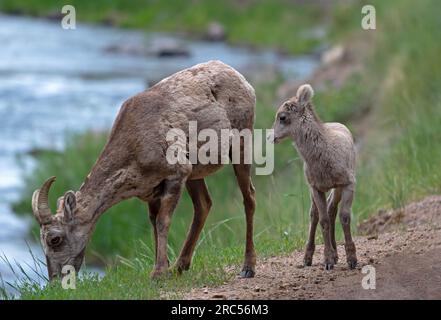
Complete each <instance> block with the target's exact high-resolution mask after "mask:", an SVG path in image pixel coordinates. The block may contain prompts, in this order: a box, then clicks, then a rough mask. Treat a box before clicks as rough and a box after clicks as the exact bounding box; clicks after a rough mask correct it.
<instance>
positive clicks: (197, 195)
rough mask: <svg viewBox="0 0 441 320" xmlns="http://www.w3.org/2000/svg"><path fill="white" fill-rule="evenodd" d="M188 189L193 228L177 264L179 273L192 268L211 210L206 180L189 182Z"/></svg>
mask: <svg viewBox="0 0 441 320" xmlns="http://www.w3.org/2000/svg"><path fill="white" fill-rule="evenodd" d="M186 187H187V190H188V193H189V194H190V197H191V200H192V201H193V207H194V216H193V222H192V224H191V227H190V229H189V230H188V234H187V239H186V240H185V243H184V246H183V247H182V250H181V254H180V255H179V258H178V260H177V262H176V269H177V271H178V272H179V273H181V272H182V271H183V270H188V268H189V267H190V264H191V258H192V256H193V251H194V248H195V246H196V242H197V241H198V239H199V235H200V233H201V231H202V228H203V227H204V224H205V220H206V219H207V216H208V213H209V211H210V208H211V199H210V194H209V193H208V190H207V186H206V185H205V182H204V179H198V180H190V181H187V183H186Z"/></svg>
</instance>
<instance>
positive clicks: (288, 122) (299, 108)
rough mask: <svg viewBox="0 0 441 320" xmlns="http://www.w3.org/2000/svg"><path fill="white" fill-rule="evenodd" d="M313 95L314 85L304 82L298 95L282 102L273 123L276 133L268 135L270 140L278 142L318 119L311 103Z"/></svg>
mask: <svg viewBox="0 0 441 320" xmlns="http://www.w3.org/2000/svg"><path fill="white" fill-rule="evenodd" d="M313 95H314V91H313V90H312V87H311V86H310V85H309V84H304V85H302V86H300V87H299V89H298V90H297V94H296V96H294V97H292V98H291V99H289V100H287V101H285V102H284V103H282V105H281V106H280V107H279V109H278V110H277V113H276V119H275V121H274V124H273V129H274V134H273V135H271V136H268V140H269V141H270V142H273V143H278V142H280V141H281V140H283V139H284V138H286V137H288V136H291V137H293V136H295V134H296V130H297V129H299V128H301V127H302V126H303V125H304V124H305V123H307V122H309V121H310V120H314V119H316V116H315V113H314V110H313V107H312V104H311V99H312V97H313Z"/></svg>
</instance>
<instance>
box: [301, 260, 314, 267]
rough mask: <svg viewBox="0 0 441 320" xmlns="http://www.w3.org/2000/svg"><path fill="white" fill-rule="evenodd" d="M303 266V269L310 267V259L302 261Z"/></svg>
mask: <svg viewBox="0 0 441 320" xmlns="http://www.w3.org/2000/svg"><path fill="white" fill-rule="evenodd" d="M303 265H304V266H305V267H310V266H312V258H309V259H306V258H305V259H304V260H303Z"/></svg>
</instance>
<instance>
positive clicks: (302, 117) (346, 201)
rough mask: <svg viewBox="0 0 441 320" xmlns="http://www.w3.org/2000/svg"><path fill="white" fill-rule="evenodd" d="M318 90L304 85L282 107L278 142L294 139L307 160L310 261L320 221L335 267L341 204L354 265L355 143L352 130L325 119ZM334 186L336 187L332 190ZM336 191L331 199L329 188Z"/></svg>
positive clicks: (349, 255) (276, 127) (275, 137)
mask: <svg viewBox="0 0 441 320" xmlns="http://www.w3.org/2000/svg"><path fill="white" fill-rule="evenodd" d="M313 94H314V92H313V90H312V88H311V86H310V85H308V84H306V85H302V86H300V88H299V89H298V91H297V95H296V96H295V97H292V98H291V99H289V100H287V101H285V102H284V103H283V104H282V105H281V106H280V107H279V109H278V111H277V114H276V119H275V122H274V125H273V129H274V135H273V136H270V137H269V139H270V140H272V141H273V142H274V143H277V142H279V141H280V140H282V139H284V138H287V137H289V138H291V139H293V141H294V146H295V147H296V148H297V150H298V152H299V154H300V156H301V157H302V159H303V161H304V172H305V177H306V180H307V181H308V184H309V186H310V191H311V210H310V216H311V224H310V231H309V239H308V242H307V245H306V251H305V260H304V262H305V265H307V266H309V265H311V264H312V256H313V254H314V249H315V231H316V228H317V223H318V222H320V225H321V227H322V231H323V239H324V244H325V257H324V263H325V268H326V269H332V267H333V265H334V264H335V263H337V260H338V256H337V251H336V242H335V219H336V215H337V211H338V206H339V204H340V211H339V215H340V221H341V223H342V226H343V232H344V236H345V249H346V259H347V262H348V265H349V267H350V268H354V267H355V266H356V264H357V257H356V250H355V244H354V242H353V241H352V237H351V231H350V222H351V207H352V201H353V197H354V191H355V183H356V181H355V158H356V154H355V147H354V142H353V138H352V135H351V133H350V131H349V130H348V129H347V128H346V127H345V126H344V125H343V124H340V123H323V122H322V121H321V120H320V119H319V117H318V116H317V115H316V113H315V110H314V106H313V104H312V101H311V100H312V97H313ZM331 190H332V191H331ZM328 191H331V193H330V195H329V197H328V200H327V199H326V192H328Z"/></svg>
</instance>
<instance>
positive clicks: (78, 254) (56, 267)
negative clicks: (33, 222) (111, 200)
mask: <svg viewBox="0 0 441 320" xmlns="http://www.w3.org/2000/svg"><path fill="white" fill-rule="evenodd" d="M54 181H55V177H52V178H49V179H48V180H47V181H46V182H45V183H44V184H43V185H42V187H41V188H40V189H37V190H36V191H35V192H34V194H33V196H32V210H33V212H34V215H35V218H36V219H37V221H38V223H39V224H40V240H41V245H42V246H43V250H44V253H45V255H46V262H47V270H48V275H49V279H50V280H52V279H54V278H55V277H59V276H60V275H61V271H62V268H63V267H64V266H66V265H70V266H73V267H74V268H75V271H76V272H78V271H79V269H80V267H81V264H82V262H83V258H84V251H85V248H86V244H87V242H88V240H89V234H90V226H89V225H88V224H85V223H80V222H79V221H78V219H75V216H76V215H77V214H78V211H79V210H78V208H77V205H76V203H77V201H76V196H75V193H74V192H72V191H68V192H66V194H65V195H64V197H60V198H59V199H58V203H57V213H56V214H55V215H52V213H51V211H50V209H49V204H48V196H49V189H50V187H51V185H52V183H53V182H54Z"/></svg>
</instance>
